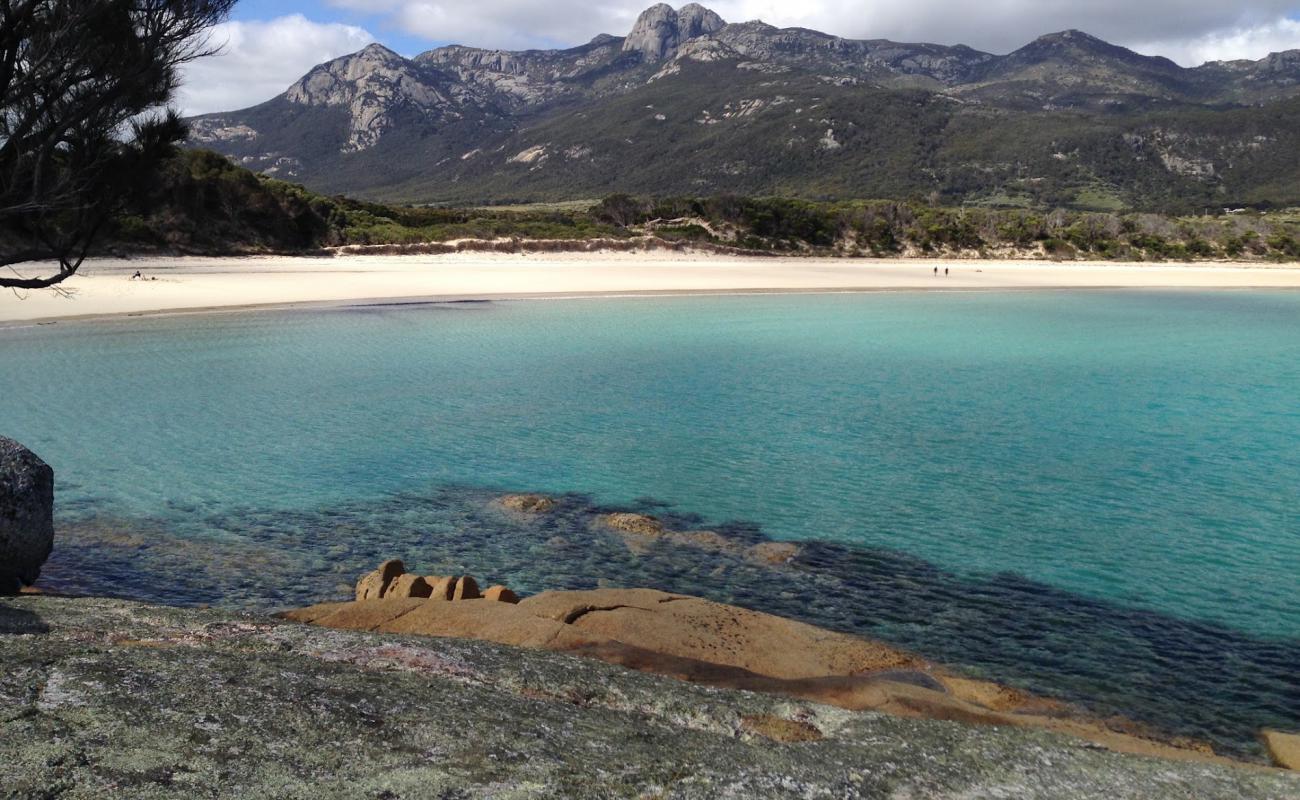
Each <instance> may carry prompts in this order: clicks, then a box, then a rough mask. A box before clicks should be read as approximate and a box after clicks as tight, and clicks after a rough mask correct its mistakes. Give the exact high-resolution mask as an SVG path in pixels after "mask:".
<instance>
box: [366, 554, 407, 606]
mask: <svg viewBox="0 0 1300 800" xmlns="http://www.w3.org/2000/svg"><path fill="white" fill-rule="evenodd" d="M405 572H406V566H405V565H404V564H402V562H401V561H398V560H397V559H393V560H391V561H385V562H384V563H382V564H380V565H379V569H377V570H375V571H374V572H370V573H367V574H366V575H363V576H362V578H361V580H359V581H357V599H358V600H378V599H380V598H382V597H383V596H384V592H386V591H388V586H389V584H391V583H392V582H393V580H394V579H396V578H397V577H398V576H399V575H402V574H404V573H405Z"/></svg>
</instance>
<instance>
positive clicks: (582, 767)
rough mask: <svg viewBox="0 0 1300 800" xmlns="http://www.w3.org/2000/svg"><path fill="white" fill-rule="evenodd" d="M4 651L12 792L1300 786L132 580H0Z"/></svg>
mask: <svg viewBox="0 0 1300 800" xmlns="http://www.w3.org/2000/svg"><path fill="white" fill-rule="evenodd" d="M349 605H358V606H361V605H391V606H409V605H417V606H420V607H422V608H430V609H434V608H442V609H449V608H457V607H459V608H464V609H470V608H474V607H480V608H493V609H496V610H498V611H500V610H501V609H515V610H518V607H515V606H510V605H508V604H504V603H488V602H485V601H468V602H464V603H436V602H432V603H431V602H428V601H427V600H426V601H421V600H395V601H364V602H361V603H355V604H349ZM551 622H552V624H554V625H557V626H558V625H562V624H563V623H559V622H555V621H554V620H552V621H551ZM0 664H3V665H4V668H3V669H0V787H3V792H2V793H3V794H5V795H6V796H13V797H44V796H49V795H51V794H56V793H58V794H64V795H67V796H86V797H91V796H93V797H104V798H119V797H120V798H138V797H151V798H173V797H175V798H191V797H194V796H196V795H199V796H222V797H313V798H332V797H339V798H343V797H385V798H417V797H431V796H432V797H488V796H491V797H501V798H506V797H521V798H522V797H565V798H574V799H575V800H584V799H585V798H639V797H664V798H715V797H755V798H760V797H761V798H787V797H789V798H794V797H799V798H806V797H823V798H837V800H838V799H840V798H843V799H844V800H851V799H852V798H887V797H896V798H902V797H915V798H920V797H925V798H957V797H995V796H996V797H1015V798H1017V800H1047V799H1048V798H1050V799H1051V800H1059V798H1071V800H1093V799H1096V800H1139V798H1140V800H1172V798H1189V797H1194V798H1197V800H1220V799H1222V800H1228V799H1229V798H1231V799H1232V800H1264V799H1265V798H1282V797H1296V796H1300V777H1297V776H1295V775H1292V774H1289V773H1284V772H1281V771H1270V770H1264V769H1239V768H1232V767H1227V766H1221V765H1215V764H1204V763H1187V762H1171V761H1164V760H1159V759H1151V758H1136V757H1131V756H1124V755H1119V754H1116V753H1111V752H1107V751H1105V750H1101V749H1099V748H1097V747H1096V746H1094V745H1091V744H1089V743H1086V742H1081V741H1079V740H1077V739H1073V738H1070V737H1065V736H1060V735H1056V734H1052V733H1048V732H1044V731H1034V730H1025V729H1017V728H998V727H990V726H968V725H961V724H955V723H951V722H935V721H930V720H921V719H904V718H900V717H893V716H887V715H881V714H873V713H857V712H851V711H845V710H841V709H836V708H830V707H827V706H822V705H818V704H815V703H808V702H803V701H798V700H790V699H788V698H784V697H775V696H767V695H761V694H751V693H747V692H731V691H723V690H717V689H708V688H703V687H699V686H692V685H690V684H687V683H681V682H677V681H673V680H669V679H666V678H662V677H658V676H654V675H646V674H642V673H637V672H632V671H628V670H623V669H620V668H618V667H614V666H610V665H607V664H602V663H600V662H598V661H592V660H584V659H575V658H572V657H569V656H566V655H561V654H556V653H548V652H542V651H528V650H519V649H515V648H509V647H503V646H500V645H496V644H490V643H485V642H475V641H465V640H460V639H427V638H408V637H403V636H383V635H376V634H370V633H363V632H349V631H337V630H326V629H322V628H314V627H308V626H303V625H291V624H284V623H277V622H276V621H274V620H268V619H265V618H261V617H257V616H251V615H243V614H229V613H220V612H215V611H202V610H187V609H174V608H160V607H154V606H144V605H137V604H133V603H127V602H121V601H112V600H93V599H87V600H68V599H59V598H53V597H45V596H31V597H21V598H12V599H3V600H0ZM437 720H442V721H443V722H442V723H441V724H439V723H437V722H435V721H437ZM502 720H508V721H509V724H502ZM448 721H454V724H451V723H450V722H448Z"/></svg>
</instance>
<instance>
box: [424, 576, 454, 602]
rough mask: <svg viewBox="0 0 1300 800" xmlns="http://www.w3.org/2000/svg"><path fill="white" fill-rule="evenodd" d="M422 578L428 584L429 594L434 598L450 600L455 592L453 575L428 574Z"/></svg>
mask: <svg viewBox="0 0 1300 800" xmlns="http://www.w3.org/2000/svg"><path fill="white" fill-rule="evenodd" d="M424 580H425V581H426V582H427V583H428V584H429V587H430V592H429V596H430V597H431V598H433V599H434V600H450V599H451V596H452V595H453V594H455V592H456V576H455V575H430V576H428V577H427V578H425V579H424Z"/></svg>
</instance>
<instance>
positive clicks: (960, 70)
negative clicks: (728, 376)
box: [191, 3, 1300, 210]
mask: <svg viewBox="0 0 1300 800" xmlns="http://www.w3.org/2000/svg"><path fill="white" fill-rule="evenodd" d="M192 125H193V131H192V137H191V143H192V145H193V146H196V147H204V148H210V149H213V150H216V151H218V152H221V153H223V154H225V155H227V156H229V157H231V158H233V159H235V160H236V161H238V162H239V163H241V164H243V165H245V166H248V167H250V168H252V169H254V170H257V171H260V172H263V173H265V174H268V175H272V176H275V177H280V178H286V179H289V180H293V181H296V182H301V183H304V184H306V185H307V186H309V187H310V188H313V189H316V190H320V191H327V192H336V193H349V194H356V195H360V196H364V197H373V198H378V199H384V200H392V201H407V202H445V201H462V202H463V201H479V200H494V201H511V200H544V199H558V198H575V197H593V196H600V195H604V194H609V193H613V192H618V191H631V192H651V193H657V194H709V193H720V192H742V193H767V194H799V195H806V196H816V197H866V196H871V197H903V196H927V195H929V194H931V193H934V192H937V193H939V195H940V196H941V197H945V198H946V199H949V200H952V201H974V202H989V203H993V204H998V203H1002V204H1009V205H1024V204H1026V203H1030V204H1037V205H1042V206H1050V205H1064V206H1073V207H1082V208H1089V207H1096V208H1097V209H1098V210H1109V209H1112V208H1123V207H1129V208H1133V207H1137V208H1141V207H1154V206H1161V207H1169V206H1179V205H1181V206H1185V207H1192V206H1197V205H1205V204H1214V205H1219V204H1223V205H1229V204H1273V205H1285V204H1287V203H1290V202H1300V189H1297V188H1296V187H1297V186H1300V164H1297V163H1296V161H1297V160H1296V159H1294V158H1293V157H1291V155H1290V154H1292V153H1294V152H1295V151H1296V148H1297V145H1298V144H1300V142H1297V140H1296V136H1297V134H1296V133H1295V131H1296V130H1300V51H1288V52H1283V53H1275V54H1272V55H1270V56H1268V57H1266V58H1264V59H1261V60H1259V61H1232V62H1214V63H1209V64H1205V65H1202V66H1199V67H1195V68H1187V67H1182V66H1180V65H1178V64H1176V63H1174V62H1173V61H1170V60H1169V59H1166V58H1161V57H1158V56H1150V55H1143V54H1140V53H1136V52H1134V51H1132V50H1129V49H1126V48H1123V47H1119V46H1116V45H1113V44H1110V43H1107V42H1105V41H1102V40H1101V39H1098V38H1096V37H1094V36H1090V35H1088V34H1087V33H1084V32H1081V31H1074V30H1071V31H1064V32H1061V33H1055V34H1050V35H1046V36H1042V37H1040V38H1038V39H1036V40H1035V41H1033V42H1030V43H1029V44H1027V45H1026V46H1024V47H1022V48H1020V49H1018V50H1016V51H1014V52H1012V53H1008V54H1005V55H998V54H993V53H986V52H981V51H979V50H976V49H974V48H971V47H967V46H964V45H960V44H958V45H941V44H926V43H900V42H892V41H888V40H883V39H849V38H844V37H840V36H835V35H832V34H827V33H821V32H818V31H812V30H807V29H802V28H784V29H783V28H776V27H774V26H771V25H768V24H766V23H763V22H760V21H751V22H740V23H728V22H726V21H725V20H723V19H722V18H721V17H720V16H719V15H718V14H717V13H715V12H713V11H711V10H709V9H707V8H705V7H703V6H700V5H698V4H694V3H692V4H690V5H686V6H683V7H681V8H679V9H674V8H672V7H670V6H668V5H664V4H660V5H656V6H653V7H652V8H649V9H647V10H646V11H645V12H644V13H642V14H641V15H640V17H639V18H638V19H637V21H636V23H635V24H634V25H633V27H632V29H631V30H630V31H629V32H628V33H627V35H625V36H614V35H608V34H606V35H601V36H598V37H596V38H595V39H593V40H591V41H590V42H588V43H586V44H584V45H580V46H577V47H573V48H568V49H558V50H527V51H518V52H516V51H506V50H495V49H482V48H478V47H470V46H465V45H460V44H456V45H449V46H445V47H439V48H436V49H433V50H430V51H428V52H425V53H421V54H418V55H415V56H414V57H410V58H407V57H403V56H401V55H399V54H397V53H395V52H393V51H391V50H389V49H387V48H385V47H383V46H381V45H378V44H375V45H371V46H369V47H367V48H365V49H364V50H362V51H360V52H358V53H355V54H353V55H350V56H345V57H343V58H339V59H335V60H334V61H331V62H329V63H327V64H322V65H321V66H319V67H316V68H315V69H313V70H312V71H311V72H310V73H309V74H307V75H306V76H304V77H303V78H302V79H301V80H299V81H298V82H296V83H295V84H294V85H293V86H291V87H290V88H289V89H288V90H287V91H286V92H285V93H284V94H282V95H280V96H279V97H276V98H274V99H272V100H270V101H268V102H266V103H263V104H261V105H259V106H255V107H253V108H249V109H245V110H242V111H232V112H227V113H219V114H208V115H204V116H201V117H197V118H195V119H194V120H192Z"/></svg>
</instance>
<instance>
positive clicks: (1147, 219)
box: [112, 151, 1300, 261]
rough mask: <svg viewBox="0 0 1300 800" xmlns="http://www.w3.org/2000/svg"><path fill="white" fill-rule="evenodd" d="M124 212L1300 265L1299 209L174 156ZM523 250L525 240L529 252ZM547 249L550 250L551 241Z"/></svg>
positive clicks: (293, 244) (206, 238)
mask: <svg viewBox="0 0 1300 800" xmlns="http://www.w3.org/2000/svg"><path fill="white" fill-rule="evenodd" d="M163 176H164V177H163V180H162V181H161V182H160V183H159V184H158V186H157V188H156V190H155V192H154V193H153V194H152V195H151V196H150V197H148V198H145V200H144V201H143V204H142V205H143V207H147V208H151V209H153V211H152V212H151V213H149V214H147V215H145V214H136V215H131V216H125V217H121V218H119V219H118V221H117V225H116V229H115V231H114V236H113V237H112V240H113V242H114V245H115V246H116V247H117V248H118V249H124V250H142V249H143V250H150V249H154V250H156V249H168V250H174V251H180V252H191V253H232V252H310V251H314V250H319V249H321V248H325V247H337V246H368V245H370V246H374V245H385V246H396V247H397V248H399V249H400V248H402V247H413V246H417V245H427V244H437V243H447V242H452V241H455V240H476V241H479V242H495V243H504V244H502V245H501V246H500V247H495V248H494V249H507V250H518V249H524V248H528V249H534V250H541V249H551V250H554V249H565V248H567V247H578V246H580V244H581V243H582V242H589V241H591V240H595V239H600V240H604V241H609V240H624V241H625V242H626V243H627V246H633V245H634V244H636V243H637V242H646V243H651V242H652V241H653V242H657V243H658V245H659V246H665V245H667V246H684V245H690V246H698V247H703V248H711V249H719V250H744V251H751V252H765V253H774V254H807V255H838V256H860V257H873V256H875V257H887V256H940V255H964V256H971V255H984V256H1009V257H1017V256H1018V257H1048V258H1059V259H1072V258H1088V259H1114V260H1129V261H1160V260H1197V259H1241V260H1278V261H1281V260H1297V259H1300V213H1297V212H1296V211H1278V212H1266V211H1246V212H1242V213H1237V214H1226V213H1221V214H1219V215H1207V216H1184V217H1172V216H1165V215H1160V214H1117V213H1108V212H1089V211H1069V210H1063V209H1058V210H1055V211H1050V212H1043V211H1039V210H1036V209H1034V208H1025V207H1020V208H1016V207H1010V204H1009V203H1007V204H1000V205H1001V206H1002V207H993V206H977V205H967V206H964V207H957V208H954V207H947V206H942V205H939V204H938V201H939V198H937V197H936V198H933V201H921V200H911V201H893V200H854V201H817V200H801V199H793V198H776V197H765V198H755V197H740V196H736V195H714V196H709V197H668V198H650V197H634V196H631V195H627V194H617V195H611V196H609V197H607V198H605V199H604V200H602V201H599V202H594V203H593V202H591V201H582V202H570V203H558V204H539V205H528V206H519V207H491V208H481V207H480V208H474V207H464V208H459V207H455V208H449V207H440V208H429V207H413V206H393V205H383V204H379V203H370V202H363V201H358V200H352V199H348V198H342V197H336V198H329V197H323V196H321V195H317V194H314V193H312V192H310V191H307V190H306V189H303V188H302V187H299V186H295V185H292V184H288V183H285V182H283V181H278V180H274V179H271V178H267V177H265V176H258V175H254V174H253V173H251V172H249V171H248V170H245V169H243V168H242V167H238V166H236V165H234V164H232V163H230V162H229V161H227V160H226V159H225V158H223V157H221V156H219V155H216V154H214V153H208V152H197V151H196V152H186V153H182V154H180V155H178V156H177V157H176V158H175V159H174V160H173V161H172V162H171V163H170V164H168V165H167V168H166V169H165V170H163ZM524 242H528V243H527V244H524ZM548 242H549V243H550V244H547V243H548Z"/></svg>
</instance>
